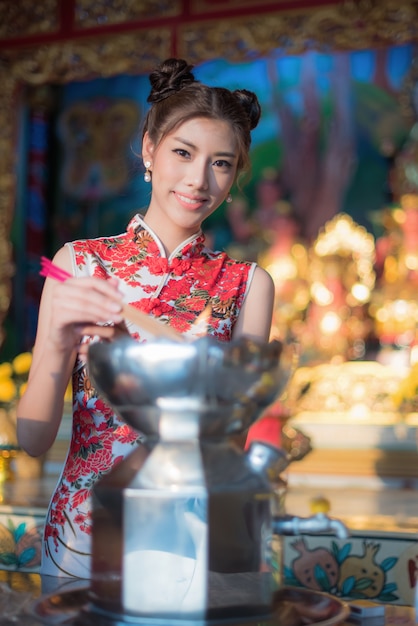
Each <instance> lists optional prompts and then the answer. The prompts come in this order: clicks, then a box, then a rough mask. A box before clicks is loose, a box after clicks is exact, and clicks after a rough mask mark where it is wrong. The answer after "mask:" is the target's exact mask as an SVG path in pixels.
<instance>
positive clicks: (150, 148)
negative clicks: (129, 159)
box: [142, 131, 154, 162]
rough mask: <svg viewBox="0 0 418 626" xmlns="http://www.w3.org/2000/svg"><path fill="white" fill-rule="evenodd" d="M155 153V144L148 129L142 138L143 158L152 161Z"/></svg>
mask: <svg viewBox="0 0 418 626" xmlns="http://www.w3.org/2000/svg"><path fill="white" fill-rule="evenodd" d="M153 154H154V144H153V143H152V141H151V139H150V136H149V134H148V131H147V132H146V133H145V134H144V137H143V139H142V160H143V161H144V162H145V161H151V162H152V157H153Z"/></svg>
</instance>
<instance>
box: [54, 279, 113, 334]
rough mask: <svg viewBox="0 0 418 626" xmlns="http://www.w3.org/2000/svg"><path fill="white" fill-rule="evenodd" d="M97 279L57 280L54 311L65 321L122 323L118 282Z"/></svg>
mask: <svg viewBox="0 0 418 626" xmlns="http://www.w3.org/2000/svg"><path fill="white" fill-rule="evenodd" d="M107 283H108V281H104V280H101V279H97V278H86V279H84V278H71V279H68V280H66V281H65V282H64V283H57V285H56V286H55V289H54V294H53V302H52V306H53V312H54V315H57V316H58V318H59V320H60V321H61V322H62V323H71V322H74V323H76V322H77V323H81V322H85V323H104V322H109V321H111V322H114V323H119V322H120V321H121V320H122V315H121V310H122V295H121V294H120V293H119V291H118V290H117V288H116V286H115V285H111V284H107Z"/></svg>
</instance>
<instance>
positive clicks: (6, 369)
mask: <svg viewBox="0 0 418 626" xmlns="http://www.w3.org/2000/svg"><path fill="white" fill-rule="evenodd" d="M12 374H13V367H12V364H11V363H0V379H3V378H11V376H12Z"/></svg>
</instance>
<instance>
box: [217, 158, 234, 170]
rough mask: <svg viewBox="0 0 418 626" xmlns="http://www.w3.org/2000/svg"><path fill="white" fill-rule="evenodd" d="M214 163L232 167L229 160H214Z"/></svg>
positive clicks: (218, 165) (219, 165)
mask: <svg viewBox="0 0 418 626" xmlns="http://www.w3.org/2000/svg"><path fill="white" fill-rule="evenodd" d="M214 165H216V167H227V168H228V167H232V164H231V163H230V162H229V161H224V160H222V159H219V160H218V161H215V162H214Z"/></svg>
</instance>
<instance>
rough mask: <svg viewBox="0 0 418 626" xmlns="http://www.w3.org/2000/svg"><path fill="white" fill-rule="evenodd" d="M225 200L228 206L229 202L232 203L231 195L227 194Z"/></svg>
mask: <svg viewBox="0 0 418 626" xmlns="http://www.w3.org/2000/svg"><path fill="white" fill-rule="evenodd" d="M225 200H226V201H227V202H228V204H229V203H230V202H232V196H231V193H229V194H228V195H227V196H226V198H225Z"/></svg>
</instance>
